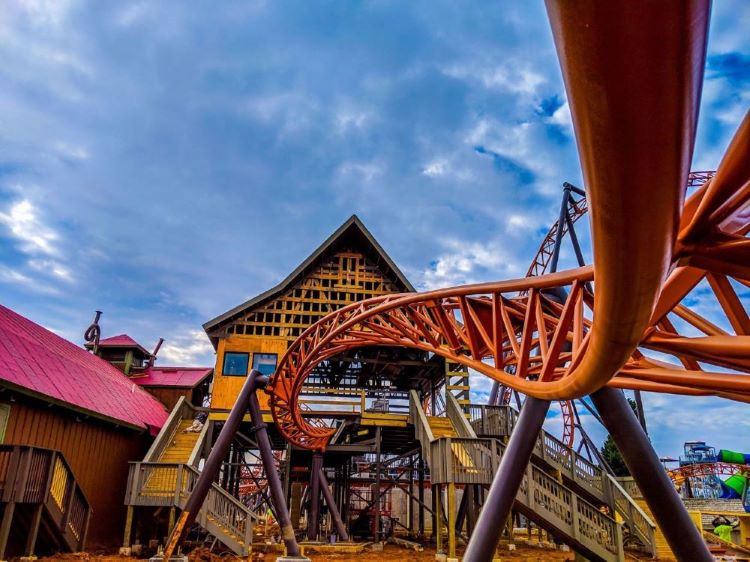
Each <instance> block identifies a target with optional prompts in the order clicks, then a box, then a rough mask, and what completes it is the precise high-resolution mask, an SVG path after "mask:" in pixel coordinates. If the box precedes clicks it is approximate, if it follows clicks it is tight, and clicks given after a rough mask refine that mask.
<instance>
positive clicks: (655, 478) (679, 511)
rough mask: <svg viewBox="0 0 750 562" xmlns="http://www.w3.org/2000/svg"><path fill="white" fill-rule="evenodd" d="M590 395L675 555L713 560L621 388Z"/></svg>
mask: <svg viewBox="0 0 750 562" xmlns="http://www.w3.org/2000/svg"><path fill="white" fill-rule="evenodd" d="M591 399H592V400H593V401H594V405H595V406H596V409H597V410H599V415H600V416H601V418H602V420H603V421H604V426H605V427H606V428H607V431H609V434H610V435H611V436H612V439H614V440H615V444H616V445H617V448H618V449H619V450H620V453H621V454H622V458H623V460H624V461H625V464H626V465H627V467H628V470H629V471H630V474H632V475H633V478H635V481H636V483H637V484H638V488H639V489H640V491H641V493H642V494H643V497H644V498H645V500H646V503H647V504H648V507H649V508H650V509H651V512H652V513H653V514H654V519H656V524H657V525H659V529H661V532H662V533H663V534H664V537H665V538H666V539H667V542H668V543H669V547H670V548H671V549H672V552H673V553H674V555H675V556H676V557H677V559H678V560H681V561H683V560H684V561H690V562H711V561H713V560H714V557H713V556H712V555H711V553H710V552H709V551H708V547H707V546H706V543H705V542H703V538H702V537H701V534H700V532H699V531H698V529H697V527H696V526H695V524H694V523H693V522H692V521H691V519H690V516H689V515H688V512H687V509H685V504H683V503H682V499H680V496H679V494H678V493H677V491H676V490H675V489H674V485H673V484H672V481H671V480H670V479H669V476H667V472H666V471H665V470H664V467H663V466H662V465H661V463H660V462H659V457H658V456H657V455H656V452H655V451H654V448H653V447H652V446H651V443H650V442H649V440H648V436H647V435H646V432H645V431H643V427H641V424H640V423H639V421H638V418H636V416H635V414H634V413H633V410H632V408H631V407H630V404H628V402H627V400H626V399H625V396H624V395H623V393H622V391H621V390H617V389H614V388H608V387H604V388H602V389H600V390H597V391H596V392H595V393H594V394H592V395H591Z"/></svg>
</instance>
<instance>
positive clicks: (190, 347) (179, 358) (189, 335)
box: [158, 330, 214, 366]
mask: <svg viewBox="0 0 750 562" xmlns="http://www.w3.org/2000/svg"><path fill="white" fill-rule="evenodd" d="M213 353H214V348H213V346H212V345H211V342H210V341H209V340H208V336H206V334H205V332H203V330H187V331H183V332H182V333H179V332H177V333H175V334H173V335H171V336H170V339H169V340H167V341H165V342H164V345H163V346H162V348H161V350H160V351H159V354H158V357H159V359H160V360H161V361H160V362H161V364H163V365H165V364H167V363H169V364H170V365H172V364H174V365H184V366H196V364H198V363H200V364H203V365H205V366H213V359H212V355H213Z"/></svg>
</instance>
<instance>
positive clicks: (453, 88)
mask: <svg viewBox="0 0 750 562" xmlns="http://www.w3.org/2000/svg"><path fill="white" fill-rule="evenodd" d="M748 29H750V9H749V8H748V6H747V4H746V3H745V2H743V1H741V0H740V1H737V2H731V1H728V0H719V1H717V2H716V3H715V5H714V11H713V16H712V27H711V36H710V42H709V54H708V61H707V72H706V83H705V86H704V95H703V102H702V114H701V120H700V127H699V140H698V144H697V148H696V155H695V163H694V168H695V169H713V168H715V167H716V165H717V163H718V160H719V158H720V156H721V154H722V153H723V150H724V148H725V146H726V144H727V142H728V140H729V138H730V136H731V134H732V132H733V131H734V128H735V127H736V126H737V124H738V123H739V120H740V119H741V117H742V115H743V113H744V112H745V111H746V109H747V108H748V106H750V89H749V86H750V35H748V33H747V30H748ZM655 56H658V54H655ZM0 60H2V64H0V302H2V303H3V304H5V305H6V306H9V307H11V308H13V309H15V310H17V311H18V312H20V313H21V314H24V315H26V316H28V317H30V318H32V319H33V320H35V321H38V322H40V323H41V324H43V325H45V326H47V327H48V328H50V329H52V330H55V331H56V332H58V333H60V334H61V335H63V336H65V337H67V338H69V339H71V340H73V341H77V342H78V341H81V334H82V332H83V330H84V329H85V327H86V326H87V325H88V324H89V322H90V321H91V319H92V317H93V312H94V310H96V309H100V310H103V311H104V316H103V319H102V326H103V330H104V336H107V335H114V334H117V333H121V332H127V333H129V334H131V335H132V336H134V337H135V338H137V339H138V340H139V341H141V342H142V343H143V344H144V345H145V346H146V347H151V346H152V345H153V344H154V343H155V341H156V339H157V338H158V337H159V336H163V337H165V338H166V340H167V343H166V345H165V348H164V349H163V350H162V352H161V354H160V359H161V362H162V363H163V364H164V363H182V364H187V363H192V364H196V363H198V364H212V363H213V354H212V349H211V347H210V345H209V344H208V341H207V339H206V338H205V336H204V335H203V332H202V330H201V328H200V326H201V324H202V323H203V322H205V321H206V320H208V319H210V318H213V317H214V316H216V315H218V314H220V313H222V312H224V311H225V310H227V309H228V308H230V307H232V306H234V305H236V304H238V303H240V302H242V301H244V300H245V299H247V298H249V297H251V296H254V295H256V294H258V293H260V292H262V291H263V290H265V289H267V288H269V287H270V286H272V285H274V284H275V283H277V282H278V281H279V280H280V279H281V278H283V277H284V276H285V275H286V274H287V273H288V272H289V271H290V270H291V269H292V268H293V267H295V266H296V265H297V264H298V263H299V262H300V261H301V260H302V259H303V258H304V257H306V256H307V255H308V254H309V252H310V251H312V250H313V249H314V248H315V247H316V246H317V245H318V244H319V243H320V242H321V241H322V240H324V239H325V238H326V237H327V236H328V235H329V234H330V233H331V232H332V231H333V230H334V229H335V228H336V227H337V226H339V224H340V223H342V222H343V221H344V220H346V218H348V217H349V216H350V215H351V214H352V213H357V214H358V215H359V216H360V217H361V218H362V220H363V221H364V222H365V224H366V225H367V226H368V228H369V229H370V230H371V231H372V232H373V234H374V235H375V236H376V237H377V238H378V240H379V241H380V242H381V244H382V245H383V246H384V247H385V248H386V250H387V251H388V252H389V253H390V254H391V256H392V257H393V258H394V259H395V261H396V262H397V263H398V264H399V265H400V266H401V268H402V269H403V271H404V272H405V273H406V275H407V276H408V277H409V278H410V279H411V281H412V282H413V283H414V285H415V286H417V287H418V288H423V289H426V288H434V287H440V286H447V285H454V284H458V283H464V282H470V281H479V280H490V279H502V278H509V277H514V276H519V275H522V274H523V273H524V272H525V270H526V268H527V266H528V263H529V260H530V259H531V257H532V256H533V254H534V252H535V249H536V247H537V245H538V244H539V242H540V240H541V237H542V236H543V234H544V232H546V230H547V228H548V227H549V225H550V224H551V223H552V222H553V221H554V219H555V216H556V214H557V207H558V205H559V199H560V195H561V189H560V186H561V184H562V182H564V181H570V182H572V183H576V184H579V185H580V184H581V175H580V168H579V162H578V159H577V154H576V148H575V142H574V139H573V137H572V130H571V126H570V116H569V112H568V109H567V104H566V101H565V93H564V90H563V87H562V82H561V77H560V71H559V67H558V64H557V58H556V55H555V52H554V47H553V44H552V40H551V34H550V30H549V26H548V23H547V19H546V15H545V12H544V7H543V3H542V2H541V1H538V2H526V1H523V2H522V1H520V0H519V1H517V2H502V3H496V4H493V3H486V2H482V3H479V2H476V3H455V2H440V1H434V0H431V1H430V2H410V3H403V2H395V1H394V2H389V1H381V0H373V1H370V2H357V3H355V2H318V3H313V2H302V1H299V2H263V1H258V2H245V1H243V2H236V3H235V2H222V3H215V2H190V3H186V2H179V1H173V2H168V1H164V2H158V3H156V2H140V3H125V2H82V1H73V0H65V1H63V0H26V1H10V2H6V3H5V4H4V6H3V9H2V11H1V12H0ZM582 232H584V233H585V232H586V226H585V225H584V226H583V227H582ZM584 238H585V235H584ZM568 253H569V251H568ZM564 261H565V260H564ZM566 263H569V261H566ZM476 383H477V387H478V388H479V389H480V391H481V390H486V384H485V383H481V381H479V380H477V381H476ZM647 408H648V412H647V413H648V415H649V419H650V420H651V421H652V426H653V428H654V430H653V434H652V437H653V439H654V441H655V443H656V445H657V447H658V448H659V449H660V452H662V453H664V454H672V455H675V454H677V453H678V449H679V448H680V446H681V443H682V441H683V440H685V439H700V438H705V439H708V440H711V441H712V442H713V443H715V444H716V445H718V446H724V447H737V448H741V447H743V446H744V447H745V448H746V449H748V450H750V421H749V420H750V416H748V415H747V410H746V407H740V406H737V405H734V404H727V403H723V402H719V401H715V400H708V399H675V398H671V397H665V396H655V397H648V398H647ZM555 423H556V420H555V419H551V420H550V425H551V426H554V425H555Z"/></svg>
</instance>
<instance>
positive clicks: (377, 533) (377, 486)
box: [374, 426, 382, 542]
mask: <svg viewBox="0 0 750 562" xmlns="http://www.w3.org/2000/svg"><path fill="white" fill-rule="evenodd" d="M381 431H382V428H381V427H380V426H378V427H377V428H376V429H375V465H376V467H377V468H376V470H377V472H376V473H375V492H374V496H375V542H380V471H381V468H382V467H381V466H380V462H381V460H382V459H381V457H380V438H381Z"/></svg>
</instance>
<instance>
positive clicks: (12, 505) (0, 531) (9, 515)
mask: <svg viewBox="0 0 750 562" xmlns="http://www.w3.org/2000/svg"><path fill="white" fill-rule="evenodd" d="M15 511H16V502H14V501H10V502H8V503H6V504H5V509H4V510H3V520H2V521H1V522H0V560H5V548H6V547H7V546H8V536H9V535H10V527H11V525H12V523H13V513H14V512H15Z"/></svg>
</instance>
